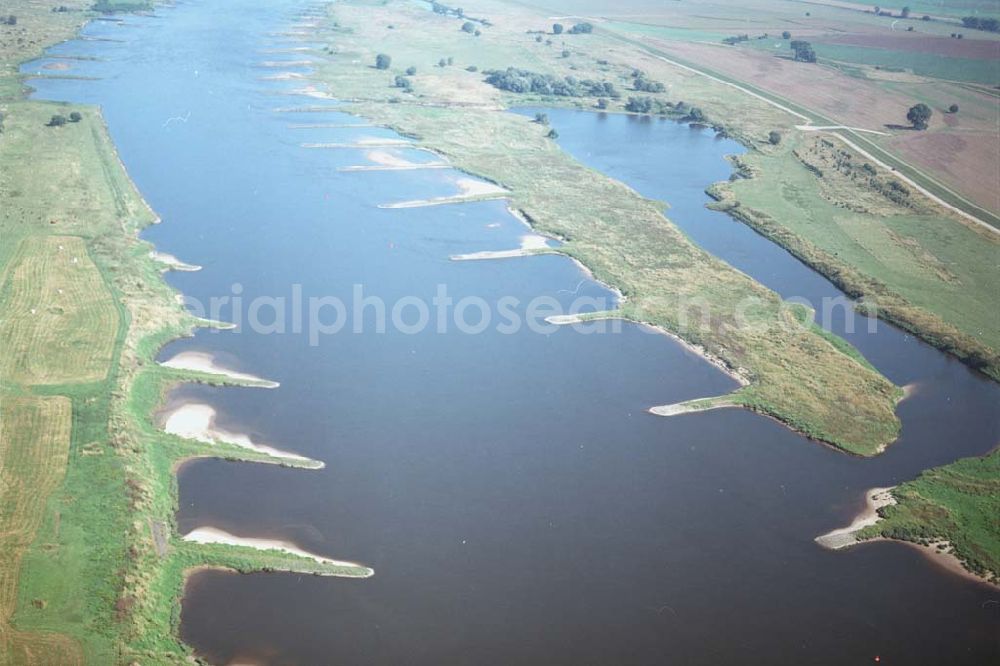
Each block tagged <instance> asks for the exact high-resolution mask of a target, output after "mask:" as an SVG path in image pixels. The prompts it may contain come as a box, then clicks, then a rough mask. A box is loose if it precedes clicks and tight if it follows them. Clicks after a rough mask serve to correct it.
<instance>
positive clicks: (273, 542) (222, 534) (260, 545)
mask: <svg viewBox="0 0 1000 666" xmlns="http://www.w3.org/2000/svg"><path fill="white" fill-rule="evenodd" d="M183 539H184V540H185V541H190V542H192V543H200V544H223V545H226V546H244V547H246V548H253V549H255V550H277V551H279V552H282V553H287V554H289V555H295V556H297V557H303V558H306V559H309V560H312V561H314V562H319V563H320V564H329V565H332V566H338V567H352V568H356V569H361V570H363V571H364V573H363V574H361V575H360V576H358V577H364V578H367V577H370V576H372V575H374V573H375V572H374V571H373V570H372V569H370V568H369V567H366V566H364V565H363V564H358V563H356V562H346V561H343V560H332V559H330V558H328V557H323V556H321V555H317V554H315V553H310V552H309V551H307V550H303V549H302V548H299V547H298V546H296V545H295V544H293V543H289V542H288V541H280V540H278V539H257V538H253V537H240V536H236V535H235V534H230V533H229V532H226V531H224V530H220V529H218V528H216V527H199V528H197V529H194V530H192V531H190V532H188V533H187V534H185V535H184V537H183ZM323 575H328V576H333V575H338V574H323Z"/></svg>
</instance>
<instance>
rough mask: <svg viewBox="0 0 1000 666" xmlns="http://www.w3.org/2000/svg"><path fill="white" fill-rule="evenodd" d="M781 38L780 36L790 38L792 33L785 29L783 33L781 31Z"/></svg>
mask: <svg viewBox="0 0 1000 666" xmlns="http://www.w3.org/2000/svg"><path fill="white" fill-rule="evenodd" d="M781 38H782V39H791V38H792V33H790V32H788V31H787V30H786V31H784V32H783V33H781Z"/></svg>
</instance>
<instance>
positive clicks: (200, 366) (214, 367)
mask: <svg viewBox="0 0 1000 666" xmlns="http://www.w3.org/2000/svg"><path fill="white" fill-rule="evenodd" d="M160 365H162V366H165V367H167V368H174V369H175V370H195V371H197V372H205V373H208V374H210V375H222V376H224V377H229V378H230V379H238V380H241V381H246V382H252V383H254V384H257V385H259V386H260V387H261V388H278V386H280V384H279V383H278V382H274V381H271V380H269V379H264V378H263V377H258V376H257V375H251V374H249V373H246V372H237V371H236V370H230V369H229V368H226V367H223V366H221V365H219V364H217V363H216V362H215V357H214V356H212V355H211V354H208V353H206V352H199V351H183V352H180V353H179V354H177V355H175V356H173V357H171V358H170V359H168V360H166V361H163V362H162V363H160Z"/></svg>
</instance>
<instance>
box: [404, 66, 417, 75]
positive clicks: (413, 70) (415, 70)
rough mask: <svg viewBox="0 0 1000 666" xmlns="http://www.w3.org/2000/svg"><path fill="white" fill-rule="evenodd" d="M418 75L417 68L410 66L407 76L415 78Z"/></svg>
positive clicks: (407, 69)
mask: <svg viewBox="0 0 1000 666" xmlns="http://www.w3.org/2000/svg"><path fill="white" fill-rule="evenodd" d="M416 73H417V68H416V67H414V66H413V65H410V66H409V67H407V68H406V75H407V76H413V75H414V74H416Z"/></svg>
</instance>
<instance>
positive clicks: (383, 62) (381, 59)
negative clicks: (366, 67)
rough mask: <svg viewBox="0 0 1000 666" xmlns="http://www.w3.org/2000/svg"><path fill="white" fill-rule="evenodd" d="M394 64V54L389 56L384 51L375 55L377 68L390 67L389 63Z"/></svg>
mask: <svg viewBox="0 0 1000 666" xmlns="http://www.w3.org/2000/svg"><path fill="white" fill-rule="evenodd" d="M391 64H392V56H388V55H386V54H384V53H379V54H378V55H377V56H375V68H376V69H389V65H391Z"/></svg>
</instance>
